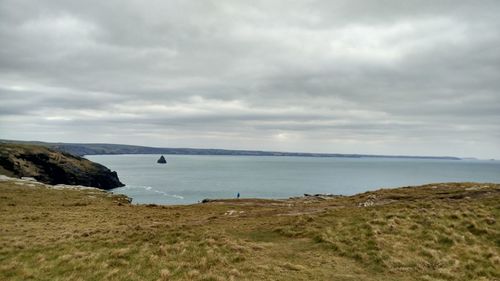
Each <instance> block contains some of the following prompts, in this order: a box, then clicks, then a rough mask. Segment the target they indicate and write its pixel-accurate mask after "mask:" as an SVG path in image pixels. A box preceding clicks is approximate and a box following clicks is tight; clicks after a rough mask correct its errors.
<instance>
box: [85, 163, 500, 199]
mask: <svg viewBox="0 0 500 281" xmlns="http://www.w3.org/2000/svg"><path fill="white" fill-rule="evenodd" d="M159 157H160V155H92V156H87V158H88V159H90V160H92V161H94V162H98V163H101V164H103V165H105V166H107V167H108V168H110V169H111V170H114V171H117V173H118V176H119V178H120V180H121V181H122V182H123V183H124V184H126V186H125V187H120V188H116V189H114V190H113V192H115V193H122V194H125V195H127V196H129V197H131V198H132V199H133V202H134V203H155V204H191V203H196V202H198V201H201V200H203V199H204V198H235V197H236V194H237V193H238V192H239V193H240V194H241V198H288V197H292V196H301V195H303V194H304V193H311V194H314V193H331V194H343V195H352V194H356V193H360V192H364V191H368V190H376V189H379V188H390V187H400V186H408V185H420V184H426V183H436V182H458V181H475V182H496V183H500V161H479V160H460V161H453V160H422V159H389V158H315V157H269V156H262V157H259V156H209V155H165V157H166V159H167V161H168V163H167V164H166V165H161V164H157V163H156V160H157V159H158V158H159Z"/></svg>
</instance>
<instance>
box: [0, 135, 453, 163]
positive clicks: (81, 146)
mask: <svg viewBox="0 0 500 281" xmlns="http://www.w3.org/2000/svg"><path fill="white" fill-rule="evenodd" d="M0 143H22V144H36V145H42V146H46V147H49V148H52V149H55V150H59V151H64V152H67V153H71V154H73V155H77V156H83V155H114V154H177V155H228V156H230V155H237V156H294V157H339V158H397V159H399V158H407V159H432V160H462V158H460V157H454V156H412V155H372V154H343V153H309V152H279V151H261V150H232V149H213V148H167V147H148V146H138V145H126V144H109V143H60V142H57V143H53V142H40V141H18V140H0Z"/></svg>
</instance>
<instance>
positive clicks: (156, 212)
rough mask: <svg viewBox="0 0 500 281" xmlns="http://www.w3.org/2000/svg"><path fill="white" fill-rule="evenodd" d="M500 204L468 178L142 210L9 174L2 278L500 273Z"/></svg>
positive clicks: (2, 202) (496, 194) (1, 193)
mask: <svg viewBox="0 0 500 281" xmlns="http://www.w3.org/2000/svg"><path fill="white" fill-rule="evenodd" d="M499 199H500V185H494V184H474V183H461V184H440V185H428V186H423V187H419V188H401V189H396V190H380V191H377V192H369V193H364V194H360V195H356V196H352V197H339V198H323V199H321V198H300V199H295V200H283V201H279V200H238V201H219V202H213V203H209V204H201V205H191V206H155V205H148V206H145V205H142V206H135V205H129V204H128V203H127V202H126V199H125V198H123V197H120V196H112V195H110V194H109V193H105V192H102V191H99V190H55V189H50V188H46V187H44V186H42V185H36V184H32V186H28V185H26V184H24V185H22V184H19V183H16V182H13V181H0V224H1V228H0V280H499V279H500V271H499V268H500V252H499V249H500V227H499V222H498V219H499V214H500V200H499ZM363 206H368V207H363Z"/></svg>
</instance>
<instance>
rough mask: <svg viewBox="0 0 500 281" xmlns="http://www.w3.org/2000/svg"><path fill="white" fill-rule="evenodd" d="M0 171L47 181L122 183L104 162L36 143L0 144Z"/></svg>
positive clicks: (98, 184) (107, 185)
mask: <svg viewBox="0 0 500 281" xmlns="http://www.w3.org/2000/svg"><path fill="white" fill-rule="evenodd" d="M0 174H5V175H8V176H15V177H33V178H35V179H36V180H38V181H40V182H44V183H48V184H71V185H84V186H93V187H98V188H102V189H111V188H115V187H119V186H123V184H122V183H121V182H120V180H119V179H118V176H117V174H116V172H112V171H110V170H109V169H108V168H106V167H104V166H103V165H100V164H97V163H94V162H91V161H89V160H87V159H85V158H81V157H78V156H74V155H71V154H68V153H65V152H59V151H55V150H52V149H49V148H47V147H45V146H38V145H27V144H5V143H0Z"/></svg>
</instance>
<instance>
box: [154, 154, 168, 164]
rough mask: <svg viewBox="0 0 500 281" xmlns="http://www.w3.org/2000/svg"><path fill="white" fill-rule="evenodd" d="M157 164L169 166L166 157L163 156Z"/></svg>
mask: <svg viewBox="0 0 500 281" xmlns="http://www.w3.org/2000/svg"><path fill="white" fill-rule="evenodd" d="M156 163H158V164H167V160H166V159H165V157H163V155H162V156H161V157H160V159H158V161H156Z"/></svg>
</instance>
